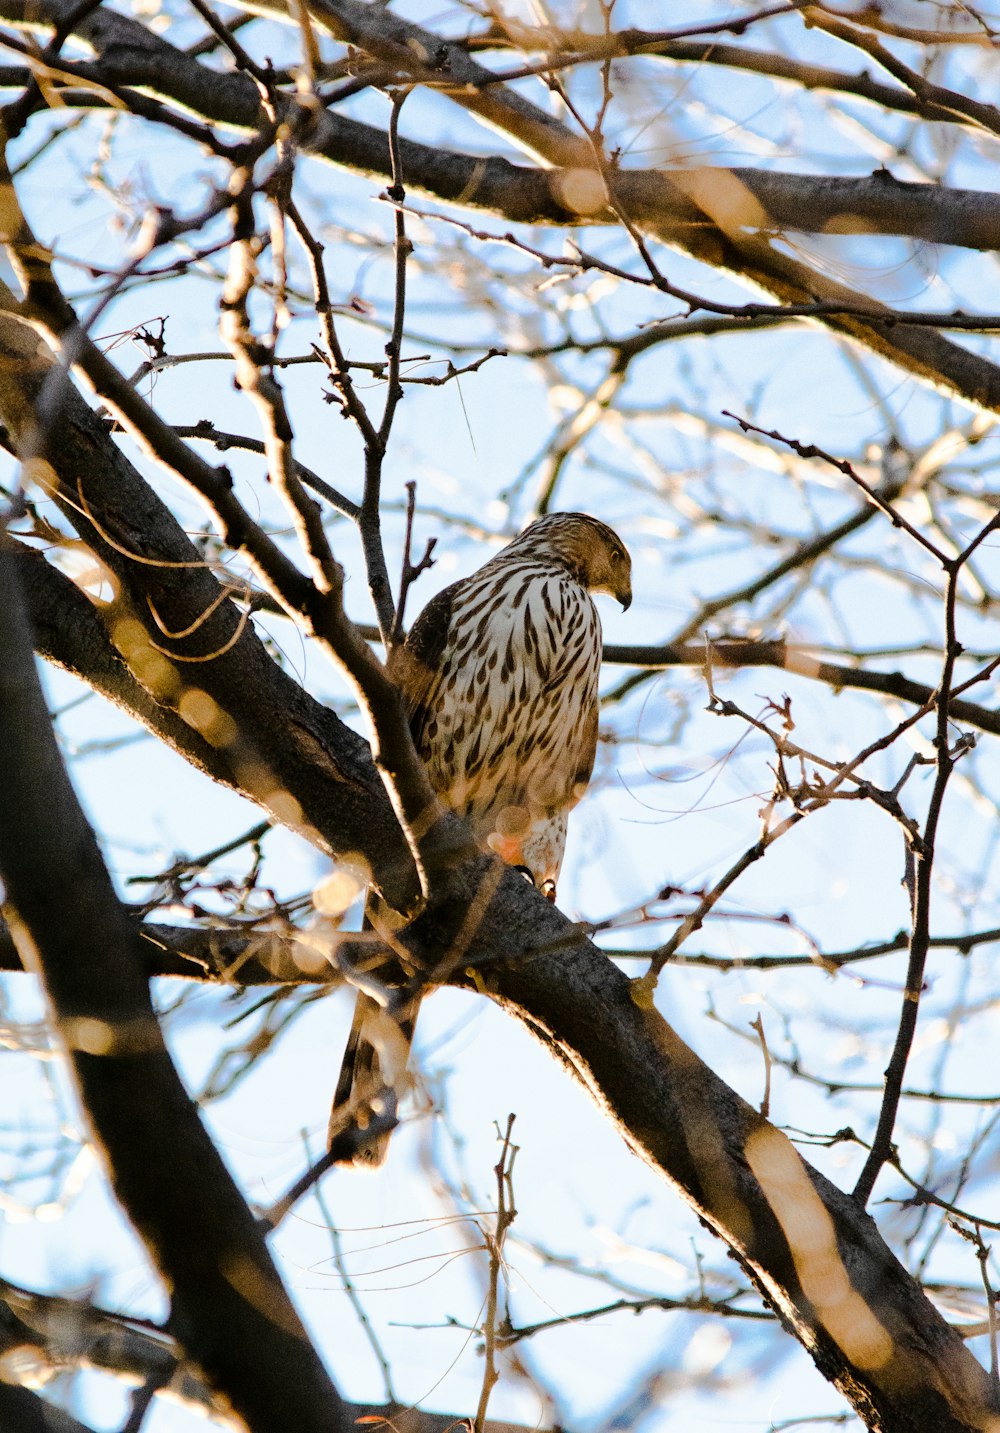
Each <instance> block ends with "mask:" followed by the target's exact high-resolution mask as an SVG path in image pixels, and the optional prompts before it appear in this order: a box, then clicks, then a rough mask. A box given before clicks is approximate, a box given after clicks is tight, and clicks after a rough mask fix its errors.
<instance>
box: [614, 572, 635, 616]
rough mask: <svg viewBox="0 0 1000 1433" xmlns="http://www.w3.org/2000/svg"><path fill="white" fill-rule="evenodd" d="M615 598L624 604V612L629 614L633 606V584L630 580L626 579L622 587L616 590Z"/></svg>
mask: <svg viewBox="0 0 1000 1433" xmlns="http://www.w3.org/2000/svg"><path fill="white" fill-rule="evenodd" d="M615 596H616V597H617V598H618V601H619V602H620V603H621V604H622V611H623V612H627V611H628V609H629V608H630V607H631V606H632V582H631V579H630V578H626V580H625V581H624V582H623V583H622V585H621V586H620V587H616V588H615Z"/></svg>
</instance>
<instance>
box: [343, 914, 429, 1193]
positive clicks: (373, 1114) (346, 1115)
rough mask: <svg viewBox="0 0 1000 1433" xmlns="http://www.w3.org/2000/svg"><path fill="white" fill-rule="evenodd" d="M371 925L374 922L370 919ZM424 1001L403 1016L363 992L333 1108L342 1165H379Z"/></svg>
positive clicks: (386, 1149)
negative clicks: (383, 1006) (393, 1013)
mask: <svg viewBox="0 0 1000 1433" xmlns="http://www.w3.org/2000/svg"><path fill="white" fill-rule="evenodd" d="M365 928H366V929H369V930H370V929H371V923H370V921H369V920H368V919H367V917H366V919H365ZM417 1008H418V1005H414V1006H413V1007H412V1008H410V1009H408V1010H407V1011H406V1012H405V1014H404V1016H403V1017H402V1018H399V1017H396V1016H393V1015H390V1014H388V1013H387V1012H386V1011H385V1010H383V1008H382V1007H381V1005H379V1004H378V1002H377V1001H375V1000H373V999H372V998H371V996H370V995H365V994H364V993H363V992H362V991H358V998H357V1003H356V1004H355V1007H354V1019H353V1021H352V1022H351V1033H350V1034H349V1035H348V1037H347V1045H346V1047H345V1049H344V1058H343V1061H342V1062H341V1066H340V1074H339V1076H338V1078H337V1088H336V1091H335V1093H334V1096H333V1108H332V1110H331V1111H330V1128H329V1133H328V1135H327V1147H328V1149H329V1151H330V1153H331V1154H332V1155H333V1156H334V1158H335V1159H336V1160H337V1162H338V1163H339V1164H352V1165H354V1166H355V1167H356V1168H359V1169H377V1168H378V1167H379V1165H381V1164H383V1163H384V1162H385V1157H386V1155H387V1153H388V1151H389V1139H390V1136H391V1134H392V1131H393V1129H394V1128H395V1125H396V1122H397V1112H398V1107H399V1100H400V1095H401V1092H402V1090H403V1089H404V1088H405V1085H406V1066H407V1061H408V1060H409V1056H410V1047H411V1045H412V1044H413V1029H414V1026H415V1025H416V1020H417Z"/></svg>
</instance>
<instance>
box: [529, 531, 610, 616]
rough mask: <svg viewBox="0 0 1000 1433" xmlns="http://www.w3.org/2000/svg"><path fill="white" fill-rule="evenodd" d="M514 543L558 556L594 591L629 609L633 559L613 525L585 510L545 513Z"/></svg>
mask: <svg viewBox="0 0 1000 1433" xmlns="http://www.w3.org/2000/svg"><path fill="white" fill-rule="evenodd" d="M511 546H512V547H514V546H517V547H523V548H526V549H528V550H534V551H538V552H547V553H550V554H551V555H553V556H555V557H557V558H558V559H559V560H560V561H561V562H564V563H565V564H566V566H567V567H568V568H569V569H570V571H571V572H572V573H573V575H574V577H576V578H577V580H578V581H579V582H581V583H582V584H583V586H584V587H587V588H589V589H590V591H591V592H608V593H610V594H611V596H612V597H616V598H617V599H618V601H619V602H620V603H621V605H622V608H623V610H625V611H627V610H628V608H629V606H630V604H631V602H632V559H631V558H630V557H629V555H628V550H627V548H626V547H625V544H624V543H623V542H622V540H621V538H620V537H619V536H618V534H617V533H616V532H615V531H614V529H613V528H610V527H608V525H607V523H606V522H601V520H600V519H599V518H596V517H591V516H590V515H589V513H582V512H555V513H546V514H545V516H544V517H540V518H538V519H536V521H535V522H533V523H531V525H530V526H529V527H526V528H525V529H524V532H522V533H521V535H520V537H517V538H515V539H514V542H513V543H511Z"/></svg>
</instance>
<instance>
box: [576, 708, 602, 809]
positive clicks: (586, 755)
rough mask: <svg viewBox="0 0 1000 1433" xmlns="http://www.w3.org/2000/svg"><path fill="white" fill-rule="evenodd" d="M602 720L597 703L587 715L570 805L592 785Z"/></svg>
mask: <svg viewBox="0 0 1000 1433" xmlns="http://www.w3.org/2000/svg"><path fill="white" fill-rule="evenodd" d="M599 720H600V706H599V704H598V703H597V702H595V703H594V705H593V706H592V707H591V709H590V711H589V712H588V714H587V724H586V726H585V727H584V729H583V736H582V739H581V742H580V750H579V753H578V755H577V764H576V778H575V780H574V782H573V793H572V797H571V799H570V802H569V805H570V806H571V807H572V806H575V805H576V803H577V802H578V801H579V800H580V798H581V797H582V796H583V793H584V792H585V791H586V789H587V787H588V786H589V785H590V778H591V776H593V774H594V758H595V757H596V756H597V727H598V722H599Z"/></svg>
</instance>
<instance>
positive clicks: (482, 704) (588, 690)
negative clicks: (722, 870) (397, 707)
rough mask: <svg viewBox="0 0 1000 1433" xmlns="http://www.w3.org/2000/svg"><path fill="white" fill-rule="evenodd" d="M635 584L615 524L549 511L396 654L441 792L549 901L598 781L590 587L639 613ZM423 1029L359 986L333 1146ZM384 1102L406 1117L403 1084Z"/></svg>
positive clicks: (370, 1152) (428, 617) (596, 626)
mask: <svg viewBox="0 0 1000 1433" xmlns="http://www.w3.org/2000/svg"><path fill="white" fill-rule="evenodd" d="M631 579H632V565H631V561H630V559H629V555H628V552H627V551H626V549H625V547H624V545H623V543H622V542H621V540H620V539H619V538H618V536H617V535H616V533H614V532H613V531H612V529H611V528H610V527H608V526H607V524H606V523H603V522H600V521H599V520H598V519H597V518H594V517H589V516H588V515H587V514H585V513H549V514H547V515H546V516H545V517H541V518H538V520H537V521H536V522H533V523H531V525H530V526H529V527H527V528H525V530H524V532H522V533H521V534H520V536H519V537H516V538H515V539H514V540H513V542H510V543H508V544H507V546H506V547H505V548H503V549H502V551H500V552H499V553H498V554H497V556H496V557H494V558H492V559H491V560H490V561H489V562H487V563H486V564H485V566H483V567H481V568H480V569H479V570H478V572H474V573H473V574H472V575H471V576H470V577H465V578H462V579H461V581H459V582H454V583H452V585H451V586H450V587H446V588H445V589H444V591H443V592H439V593H438V595H437V596H436V597H434V598H432V599H431V601H430V602H429V603H428V604H427V606H426V607H425V609H424V611H423V612H422V613H421V614H420V616H419V617H418V618H417V621H416V622H415V623H414V624H413V628H412V630H411V631H410V634H409V636H408V637H407V639H406V642H405V644H404V645H403V647H402V648H401V649H400V650H399V652H398V659H397V662H396V664H395V668H394V670H395V673H396V676H397V679H398V681H399V684H400V687H401V689H402V692H403V696H404V700H405V702H406V708H407V714H408V716H409V721H410V730H411V731H412V733H413V741H414V745H415V746H416V749H417V751H418V753H419V754H420V756H421V758H422V759H423V761H424V763H425V765H426V767H427V771H428V775H429V776H430V781H431V785H432V786H433V787H434V790H435V791H436V792H437V794H438V795H439V796H440V797H441V800H442V801H443V802H444V804H445V805H446V806H448V807H449V808H450V809H451V810H452V811H454V812H456V813H457V814H458V815H459V816H462V817H464V819H465V821H466V822H467V823H468V825H469V827H470V828H471V830H472V833H473V836H474V837H475V839H476V841H477V842H478V843H479V844H480V845H481V846H483V847H485V848H486V849H488V850H491V851H495V852H496V853H497V854H498V855H499V856H500V857H501V859H502V860H504V861H506V862H507V864H508V865H510V866H514V867H516V868H517V869H518V870H520V871H522V872H523V873H524V875H525V876H526V877H527V878H528V879H530V880H531V881H532V882H533V883H534V884H535V885H536V886H537V887H538V889H539V890H540V891H542V892H543V893H544V894H545V895H546V896H547V897H548V898H549V899H550V900H554V899H555V893H556V882H557V880H558V878H559V869H560V866H561V865H562V858H563V851H564V849H565V845H566V818H567V816H568V815H569V812H570V811H571V810H572V809H573V807H574V806H575V805H576V804H577V802H578V801H579V800H580V798H581V797H582V796H583V793H584V792H585V791H586V789H587V783H588V782H589V780H590V776H591V772H592V771H593V767H594V755H595V751H596V747H597V722H598V699H597V683H598V676H599V674H600V668H601V623H600V619H599V617H598V615H597V610H596V608H595V607H594V604H593V602H592V601H591V598H590V593H591V592H608V593H610V594H611V595H612V596H614V597H616V598H617V599H618V601H619V602H620V603H621V605H622V607H623V608H627V607H628V606H629V604H630V602H631V601H632V580H631ZM412 1029H413V1018H412V1017H411V1018H409V1019H408V1020H406V1021H405V1022H400V1023H399V1024H398V1025H397V1024H394V1023H393V1022H391V1020H390V1017H388V1016H387V1015H386V1014H385V1013H384V1012H383V1011H382V1009H381V1007H380V1006H379V1005H378V1004H377V1003H376V1002H375V1001H374V1000H373V999H371V997H370V996H367V995H365V994H361V993H359V995H358V1002H357V1007H356V1009H355V1013H354V1023H353V1025H352V1028H351V1033H350V1037H349V1039H348V1042H347V1049H346V1051H345V1053H344V1062H343V1065H342V1067H341V1071H340V1079H339V1080H338V1083H337V1091H336V1095H335V1097H334V1106H333V1114H332V1116H331V1121H330V1138H331V1149H334V1150H335V1149H336V1144H337V1135H338V1133H339V1132H340V1131H341V1130H342V1129H343V1127H344V1107H345V1106H346V1105H348V1104H350V1103H352V1102H353V1101H354V1100H355V1098H356V1096H359V1095H360V1097H361V1098H362V1099H364V1098H366V1097H370V1096H371V1095H373V1094H375V1093H377V1092H378V1090H379V1089H380V1087H381V1086H382V1085H383V1084H385V1085H386V1086H389V1087H392V1086H393V1085H394V1083H395V1081H396V1080H397V1079H398V1078H400V1077H401V1076H402V1073H403V1069H404V1067H405V1060H406V1056H407V1054H408V1052H409V1043H410V1039H411V1037H412ZM390 1067H392V1068H390ZM386 1098H388V1099H389V1100H390V1102H391V1103H392V1112H393V1113H394V1112H395V1097H394V1095H393V1094H392V1091H391V1088H390V1091H389V1094H388V1096H387V1097H386ZM354 1144H356V1141H352V1145H354ZM387 1146H388V1135H382V1136H379V1137H377V1138H374V1139H372V1140H370V1141H369V1142H368V1143H367V1144H365V1145H363V1147H362V1148H360V1149H359V1150H358V1151H357V1153H356V1154H352V1156H351V1157H352V1158H353V1160H354V1162H355V1163H357V1164H367V1165H369V1166H374V1165H379V1164H381V1163H382V1161H383V1160H384V1158H385V1154H386V1149H387Z"/></svg>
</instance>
